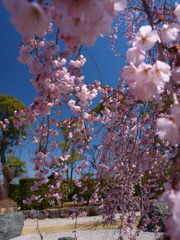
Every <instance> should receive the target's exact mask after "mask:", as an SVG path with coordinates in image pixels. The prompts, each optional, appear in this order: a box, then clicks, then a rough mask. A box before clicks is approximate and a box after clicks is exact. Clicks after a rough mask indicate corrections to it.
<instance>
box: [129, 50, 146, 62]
mask: <svg viewBox="0 0 180 240" xmlns="http://www.w3.org/2000/svg"><path fill="white" fill-rule="evenodd" d="M126 59H127V61H128V62H129V63H133V64H134V65H135V66H138V65H139V64H140V63H142V62H143V61H144V60H145V52H144V51H143V50H141V49H138V48H136V47H132V48H129V49H128V50H127V53H126Z"/></svg>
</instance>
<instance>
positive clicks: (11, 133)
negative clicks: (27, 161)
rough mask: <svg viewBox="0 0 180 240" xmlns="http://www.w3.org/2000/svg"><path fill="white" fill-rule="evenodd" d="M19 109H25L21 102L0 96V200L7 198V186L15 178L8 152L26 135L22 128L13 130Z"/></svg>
mask: <svg viewBox="0 0 180 240" xmlns="http://www.w3.org/2000/svg"><path fill="white" fill-rule="evenodd" d="M19 109H26V106H25V105H24V104H23V103H22V102H21V101H19V100H18V99H16V98H15V97H13V96H11V95H5V94H1V95H0V123H1V124H0V161H1V165H2V174H3V186H1V188H0V189H1V192H0V199H4V198H7V197H8V195H9V185H10V182H11V180H12V179H13V178H14V176H15V175H14V170H13V168H11V166H10V165H9V164H8V161H7V153H8V150H10V149H12V147H14V146H17V145H18V142H19V140H20V138H21V137H22V136H25V135H26V131H25V128H24V127H19V128H15V127H14V124H13V120H14V119H15V117H14V111H17V110H19ZM4 124H5V125H6V126H4Z"/></svg>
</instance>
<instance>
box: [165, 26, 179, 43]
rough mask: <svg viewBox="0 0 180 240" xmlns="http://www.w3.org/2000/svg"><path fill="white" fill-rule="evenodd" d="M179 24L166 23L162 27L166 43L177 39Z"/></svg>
mask: <svg viewBox="0 0 180 240" xmlns="http://www.w3.org/2000/svg"><path fill="white" fill-rule="evenodd" d="M178 28H179V26H178V24H174V23H171V24H169V25H168V24H164V25H163V26H162V29H161V39H162V42H164V43H169V42H171V41H175V40H176V38H177V37H178V33H179V29H178Z"/></svg>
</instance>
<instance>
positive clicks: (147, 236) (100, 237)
mask: <svg viewBox="0 0 180 240" xmlns="http://www.w3.org/2000/svg"><path fill="white" fill-rule="evenodd" d="M43 236H44V238H43V239H44V240H58V239H59V238H60V237H74V233H72V232H64V233H63V232H61V233H51V234H43ZM76 236H77V239H78V240H117V239H118V233H117V232H116V230H108V229H107V230H95V231H78V232H77V233H76ZM125 239H126V240H128V238H125ZM136 239H137V240H154V239H156V237H155V236H154V233H150V232H141V234H140V236H139V237H137V238H136ZM13 240H40V236H39V235H37V234H30V235H24V236H20V237H17V238H13Z"/></svg>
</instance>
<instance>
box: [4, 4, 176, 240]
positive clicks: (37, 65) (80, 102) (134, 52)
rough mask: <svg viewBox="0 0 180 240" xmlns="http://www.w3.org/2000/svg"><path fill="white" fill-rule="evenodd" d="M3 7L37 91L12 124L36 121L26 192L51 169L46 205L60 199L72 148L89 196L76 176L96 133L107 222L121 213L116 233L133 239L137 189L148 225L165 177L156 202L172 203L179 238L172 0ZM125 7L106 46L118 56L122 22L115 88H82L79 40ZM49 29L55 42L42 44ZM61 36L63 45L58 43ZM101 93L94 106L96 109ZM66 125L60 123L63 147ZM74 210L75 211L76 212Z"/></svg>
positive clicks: (101, 29)
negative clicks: (123, 48)
mask: <svg viewBox="0 0 180 240" xmlns="http://www.w3.org/2000/svg"><path fill="white" fill-rule="evenodd" d="M3 3H4V5H5V7H6V8H7V10H8V11H9V12H10V14H11V21H12V23H13V24H14V25H15V28H16V30H17V31H18V32H20V33H21V34H22V35H23V43H22V44H21V46H20V48H19V49H20V56H19V58H18V60H19V61H20V62H21V63H22V64H26V65H27V66H28V68H29V72H30V73H31V74H32V75H34V77H33V78H32V79H31V83H32V84H33V86H34V88H35V90H36V92H37V96H36V97H35V100H34V102H33V103H32V104H31V105H30V106H29V107H28V108H27V109H26V110H24V111H23V110H19V111H17V112H15V120H14V125H15V126H16V127H22V126H24V125H29V124H34V125H35V124H36V125H37V126H36V129H35V130H34V133H33V137H32V140H31V143H32V144H34V146H35V150H34V157H33V158H32V159H31V162H32V163H34V171H35V172H36V173H35V177H36V178H37V179H38V180H37V181H36V182H35V183H34V186H32V188H31V190H32V192H33V191H35V190H37V189H38V187H39V186H41V185H43V184H49V180H48V178H47V175H49V174H52V175H53V178H54V180H55V184H54V185H51V184H49V191H48V193H47V194H46V197H49V198H50V200H51V203H52V204H53V199H61V198H62V197H63V194H62V193H61V192H60V190H59V189H60V186H61V184H62V182H63V179H64V178H65V175H66V173H67V172H68V161H69V160H70V159H71V157H72V155H71V154H72V152H73V151H74V152H76V154H77V155H78V161H79V164H78V165H76V166H75V167H74V171H75V173H76V176H77V177H76V179H75V181H74V184H75V185H76V186H77V187H79V188H80V189H81V194H83V193H84V192H86V191H87V188H83V184H82V181H83V180H84V179H83V178H81V176H82V174H83V172H84V171H86V169H87V168H88V167H89V165H90V161H89V158H88V151H89V150H90V142H91V141H92V140H93V137H94V136H99V138H101V140H100V143H99V146H98V154H97V156H96V159H95V160H96V163H95V168H96V186H95V192H94V194H93V196H92V203H95V204H96V205H97V208H98V211H100V212H101V213H102V216H103V219H104V220H105V222H106V223H110V222H111V223H112V222H114V221H115V213H117V212H121V213H122V214H121V216H120V221H121V224H120V228H119V229H120V234H119V235H120V236H119V238H120V239H123V238H124V235H125V234H128V235H129V238H131V239H132V238H133V239H135V237H136V236H137V235H138V233H139V231H140V230H137V231H136V233H135V235H133V234H132V231H131V230H132V228H133V227H134V224H135V222H136V213H135V211H136V199H137V198H135V191H136V187H137V185H138V186H139V189H140V190H139V192H138V200H139V201H140V202H141V204H142V206H143V207H142V209H141V216H142V217H144V219H145V225H146V224H148V223H149V221H150V220H149V219H148V212H149V207H150V198H152V197H154V196H155V194H156V193H157V192H158V191H159V190H162V187H159V185H158V182H159V180H162V179H165V180H166V181H169V188H168V189H167V191H166V193H165V195H164V197H163V198H162V199H163V200H164V201H166V202H167V203H168V206H169V207H170V208H171V209H172V217H171V218H170V219H169V221H168V234H169V236H170V237H171V239H172V240H177V239H178V237H179V233H180V227H179V222H180V220H179V201H180V199H179V191H180V189H179V182H180V180H179V179H178V180H177V176H179V175H178V174H177V169H176V168H177V165H178V164H179V159H180V156H179V154H180V150H179V149H180V142H179V141H180V135H179V133H180V131H179V130H180V129H179V128H180V124H179V117H180V105H179V83H180V82H179V77H180V57H179V56H180V52H179V43H178V41H179V32H180V24H179V21H180V4H177V6H176V7H174V6H172V4H171V3H169V2H168V3H167V2H166V3H164V4H165V5H164V4H163V3H161V2H160V3H158V4H157V6H155V5H154V1H153V0H137V1H129V2H127V3H126V1H125V0H103V1H95V0H92V1H88V0H84V1H80V0H61V1H58V0H52V1H47V2H46V1H28V0H3ZM126 5H127V8H126ZM125 8H126V9H125ZM122 10H124V11H123V12H122V15H121V16H120V20H118V23H117V25H116V26H115V30H114V31H113V34H112V36H111V44H112V48H113V50H114V52H115V54H116V55H118V52H117V51H116V50H115V47H114V44H115V40H118V39H119V38H118V27H119V26H120V25H121V24H122V23H123V21H124V20H125V21H126V23H125V26H126V29H125V30H123V31H125V32H124V35H123V36H125V37H126V38H127V39H128V46H131V47H130V48H129V49H128V51H127V53H126V59H127V65H126V66H125V67H124V68H123V69H122V71H121V78H120V81H119V84H118V87H117V89H113V88H112V87H111V86H102V84H101V83H100V82H98V81H97V80H95V81H94V82H93V83H92V84H87V83H86V82H85V77H84V76H83V66H84V64H86V58H85V57H84V56H83V55H82V54H81V50H82V46H81V45H82V44H86V45H88V46H92V45H93V44H94V43H95V41H96V39H97V38H98V36H104V35H108V34H109V32H110V30H111V23H112V21H113V19H114V17H115V16H117V14H118V13H119V12H120V11H122ZM122 16H123V17H122ZM134 19H135V20H134ZM29 23H31V24H29ZM139 26H140V27H139ZM56 27H57V28H58V29H56ZM50 32H51V34H54V36H55V40H47V39H49V35H48V33H50ZM59 39H61V40H63V41H64V42H65V43H66V46H67V47H68V48H66V49H64V48H62V49H61V48H60V45H59V44H58V42H59ZM97 97H99V98H100V102H99V104H98V105H97V106H96V107H95V108H93V109H92V104H93V101H94V100H95V99H96V98H97ZM67 110H68V112H69V115H68V117H67ZM64 113H65V114H66V115H65V117H64V115H63V114H64ZM63 118H64V119H63ZM7 125H8V122H7V121H6V120H4V121H1V122H0V126H1V127H2V128H5V127H7ZM157 128H158V130H157ZM62 129H66V134H64V137H65V138H66V143H68V145H69V147H68V148H65V147H63V145H61V144H60V143H61V138H62V136H63V133H62V132H63V131H62ZM157 135H158V136H159V138H160V139H158V137H157ZM98 140H99V139H98ZM172 145H173V146H172ZM170 158H172V159H173V160H172V161H170ZM172 169H173V171H172V172H173V174H172V176H171V175H169V172H170V171H171V170H172ZM147 176H148V179H146V177H147ZM144 179H145V180H146V181H145V180H144ZM143 181H144V182H143ZM82 188H83V189H82ZM73 199H74V200H75V201H77V204H83V203H84V199H83V198H81V197H79V196H77V195H75V196H74V197H73ZM33 200H37V201H41V200H42V199H41V196H32V197H31V198H29V199H27V200H26V201H24V203H25V204H28V203H30V202H31V201H33ZM154 204H155V203H154ZM77 214H78V212H77V211H75V212H74V214H73V215H72V216H73V217H76V216H77ZM83 214H84V213H83ZM157 219H158V217H157V216H155V218H154V226H155V227H154V231H155V232H157V231H159V230H160V229H159V228H158V226H157ZM142 228H144V227H142Z"/></svg>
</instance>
